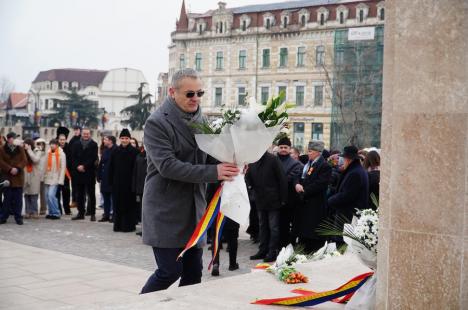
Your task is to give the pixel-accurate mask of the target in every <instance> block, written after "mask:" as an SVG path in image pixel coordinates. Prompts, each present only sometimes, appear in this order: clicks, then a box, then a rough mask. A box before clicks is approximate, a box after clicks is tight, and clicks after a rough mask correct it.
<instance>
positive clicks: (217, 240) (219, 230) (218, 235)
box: [208, 211, 225, 270]
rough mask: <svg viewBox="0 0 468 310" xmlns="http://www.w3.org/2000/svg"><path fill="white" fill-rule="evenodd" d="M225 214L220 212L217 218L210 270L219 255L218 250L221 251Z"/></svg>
mask: <svg viewBox="0 0 468 310" xmlns="http://www.w3.org/2000/svg"><path fill="white" fill-rule="evenodd" d="M224 222H225V221H224V214H223V213H222V212H221V211H220V212H218V216H217V217H216V224H215V225H216V226H215V235H214V238H213V244H212V246H213V251H212V253H213V254H212V257H211V262H210V264H209V265H208V270H210V269H211V266H212V265H213V262H214V260H215V257H216V255H219V254H218V249H219V244H220V243H221V235H222V232H223V227H224Z"/></svg>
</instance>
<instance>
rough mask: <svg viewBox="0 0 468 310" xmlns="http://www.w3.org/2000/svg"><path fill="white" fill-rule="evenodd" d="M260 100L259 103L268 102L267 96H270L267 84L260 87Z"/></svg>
mask: <svg viewBox="0 0 468 310" xmlns="http://www.w3.org/2000/svg"><path fill="white" fill-rule="evenodd" d="M260 94H261V95H260V96H261V98H260V100H261V103H262V104H265V103H267V102H268V98H270V87H268V86H262V88H261V89H260Z"/></svg>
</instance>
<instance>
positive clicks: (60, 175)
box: [44, 147, 67, 185]
mask: <svg viewBox="0 0 468 310" xmlns="http://www.w3.org/2000/svg"><path fill="white" fill-rule="evenodd" d="M57 151H58V152H59V164H58V165H57V160H56V157H55V153H52V165H51V167H50V170H49V169H48V167H47V165H48V156H49V152H50V151H49V152H47V153H46V155H45V157H46V160H45V167H44V184H46V185H63V183H64V181H65V169H66V168H67V155H65V152H63V150H62V149H61V148H60V147H57V149H56V150H55V152H57Z"/></svg>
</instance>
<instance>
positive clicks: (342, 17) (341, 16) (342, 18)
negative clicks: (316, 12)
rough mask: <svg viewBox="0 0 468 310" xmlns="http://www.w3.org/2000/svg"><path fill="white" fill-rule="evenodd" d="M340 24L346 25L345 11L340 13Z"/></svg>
mask: <svg viewBox="0 0 468 310" xmlns="http://www.w3.org/2000/svg"><path fill="white" fill-rule="evenodd" d="M340 24H344V13H343V11H341V12H340Z"/></svg>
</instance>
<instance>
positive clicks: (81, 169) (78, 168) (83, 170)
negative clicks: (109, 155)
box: [76, 165, 85, 172]
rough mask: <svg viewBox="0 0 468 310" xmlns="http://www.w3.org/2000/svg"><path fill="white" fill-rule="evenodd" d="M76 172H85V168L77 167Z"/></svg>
mask: <svg viewBox="0 0 468 310" xmlns="http://www.w3.org/2000/svg"><path fill="white" fill-rule="evenodd" d="M76 170H78V171H79V172H85V167H84V166H83V165H79V166H78V167H76Z"/></svg>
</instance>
